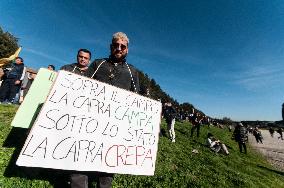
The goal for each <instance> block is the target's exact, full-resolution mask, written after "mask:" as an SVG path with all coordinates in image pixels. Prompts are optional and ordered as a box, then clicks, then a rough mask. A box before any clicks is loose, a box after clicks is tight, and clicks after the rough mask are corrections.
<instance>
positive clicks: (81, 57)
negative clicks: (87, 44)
mask: <svg viewBox="0 0 284 188" xmlns="http://www.w3.org/2000/svg"><path fill="white" fill-rule="evenodd" d="M91 55H92V54H91V52H90V51H89V50H87V49H80V50H78V53H77V63H72V64H68V65H64V66H63V67H61V68H60V70H66V71H69V72H73V73H75V74H79V75H84V74H85V72H86V71H87V69H88V65H89V63H90V60H91Z"/></svg>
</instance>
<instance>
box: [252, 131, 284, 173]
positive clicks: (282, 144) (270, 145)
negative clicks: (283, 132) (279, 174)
mask: <svg viewBox="0 0 284 188" xmlns="http://www.w3.org/2000/svg"><path fill="white" fill-rule="evenodd" d="M261 133H262V136H263V144H257V143H256V140H255V137H254V136H253V135H252V134H249V143H250V145H252V146H253V147H254V148H256V149H257V150H258V151H260V152H261V153H262V154H263V155H264V156H265V157H266V158H267V159H268V161H269V162H270V163H271V164H272V165H273V166H274V167H275V168H276V169H279V170H282V171H284V140H281V139H278V137H279V134H278V133H276V132H275V133H274V136H273V137H271V136H270V134H269V132H268V130H261Z"/></svg>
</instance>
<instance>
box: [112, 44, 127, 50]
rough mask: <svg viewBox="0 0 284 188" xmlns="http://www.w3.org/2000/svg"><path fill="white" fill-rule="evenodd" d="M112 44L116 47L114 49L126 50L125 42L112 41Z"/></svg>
mask: <svg viewBox="0 0 284 188" xmlns="http://www.w3.org/2000/svg"><path fill="white" fill-rule="evenodd" d="M111 46H112V47H113V48H114V49H120V50H125V49H126V48H127V46H126V45H124V44H119V43H112V44H111Z"/></svg>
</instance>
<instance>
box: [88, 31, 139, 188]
mask: <svg viewBox="0 0 284 188" xmlns="http://www.w3.org/2000/svg"><path fill="white" fill-rule="evenodd" d="M128 44H129V39H128V37H127V36H126V34H125V33H122V32H118V33H115V34H114V35H113V37H112V43H111V45H110V56H109V58H104V59H97V60H95V61H94V62H93V63H92V64H91V65H90V66H89V68H88V71H87V73H86V75H87V76H88V77H91V78H94V79H96V80H98V81H101V82H104V83H107V84H110V85H113V86H116V87H119V88H122V89H126V90H129V91H133V92H136V93H138V92H139V91H140V86H139V78H138V71H137V70H136V69H135V68H134V67H133V66H131V65H130V64H128V63H127V62H126V56H127V54H128ZM112 179H113V174H108V173H100V175H99V182H98V185H97V187H100V188H110V187H111V186H112Z"/></svg>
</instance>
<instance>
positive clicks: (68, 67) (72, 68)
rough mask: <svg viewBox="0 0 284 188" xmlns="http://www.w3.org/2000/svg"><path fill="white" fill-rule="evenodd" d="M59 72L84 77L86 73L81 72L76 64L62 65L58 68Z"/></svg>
mask: <svg viewBox="0 0 284 188" xmlns="http://www.w3.org/2000/svg"><path fill="white" fill-rule="evenodd" d="M60 70H65V71H68V72H73V73H75V74H78V75H82V76H83V75H84V74H85V72H86V71H81V70H80V69H79V67H78V66H77V63H72V64H68V65H64V66H62V67H61V68H60Z"/></svg>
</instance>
